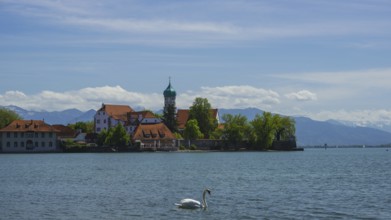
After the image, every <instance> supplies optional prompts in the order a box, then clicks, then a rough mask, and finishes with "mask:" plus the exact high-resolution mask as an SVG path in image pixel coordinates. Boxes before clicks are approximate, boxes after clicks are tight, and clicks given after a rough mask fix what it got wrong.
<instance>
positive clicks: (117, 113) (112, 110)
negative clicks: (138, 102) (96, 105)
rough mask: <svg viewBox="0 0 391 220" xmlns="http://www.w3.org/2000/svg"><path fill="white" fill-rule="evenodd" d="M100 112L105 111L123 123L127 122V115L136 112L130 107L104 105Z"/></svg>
mask: <svg viewBox="0 0 391 220" xmlns="http://www.w3.org/2000/svg"><path fill="white" fill-rule="evenodd" d="M98 111H104V112H106V113H107V114H108V115H110V116H111V117H113V118H114V119H117V120H118V119H119V120H122V121H126V120H127V114H128V113H129V112H134V110H133V109H132V108H131V107H130V106H128V105H107V104H103V105H102V107H101V108H100V109H99V110H98Z"/></svg>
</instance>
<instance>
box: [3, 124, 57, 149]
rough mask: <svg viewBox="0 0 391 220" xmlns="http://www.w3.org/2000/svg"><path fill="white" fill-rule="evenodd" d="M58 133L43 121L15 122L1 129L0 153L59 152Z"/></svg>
mask: <svg viewBox="0 0 391 220" xmlns="http://www.w3.org/2000/svg"><path fill="white" fill-rule="evenodd" d="M57 132H58V130H56V129H55V128H54V127H52V126H51V125H48V124H46V123H45V122H44V121H41V120H15V121H13V122H12V123H11V124H9V125H8V126H6V127H5V128H2V129H0V151H2V152H52V151H57V150H59V149H58V146H57Z"/></svg>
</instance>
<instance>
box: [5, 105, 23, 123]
mask: <svg viewBox="0 0 391 220" xmlns="http://www.w3.org/2000/svg"><path fill="white" fill-rule="evenodd" d="M20 119H22V117H20V115H18V113H16V112H14V111H12V110H9V109H6V108H0V128H4V127H5V126H7V125H9V124H10V123H11V122H13V121H15V120H20Z"/></svg>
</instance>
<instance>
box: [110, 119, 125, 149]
mask: <svg viewBox="0 0 391 220" xmlns="http://www.w3.org/2000/svg"><path fill="white" fill-rule="evenodd" d="M129 142H130V136H129V135H128V134H127V133H126V130H125V128H124V126H123V125H122V124H121V123H118V125H117V126H115V127H114V128H110V129H109V131H108V133H107V136H106V140H105V145H108V146H113V147H125V146H127V145H128V144H129Z"/></svg>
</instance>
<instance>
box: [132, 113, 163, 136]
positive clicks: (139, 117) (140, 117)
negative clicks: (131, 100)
mask: <svg viewBox="0 0 391 220" xmlns="http://www.w3.org/2000/svg"><path fill="white" fill-rule="evenodd" d="M128 119H129V121H128V123H127V125H128V126H129V127H130V129H129V130H130V131H131V134H133V133H134V131H135V130H136V128H137V126H138V125H140V124H158V123H161V122H162V119H160V118H159V117H156V115H155V114H153V113H152V112H150V111H139V112H130V113H128Z"/></svg>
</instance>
